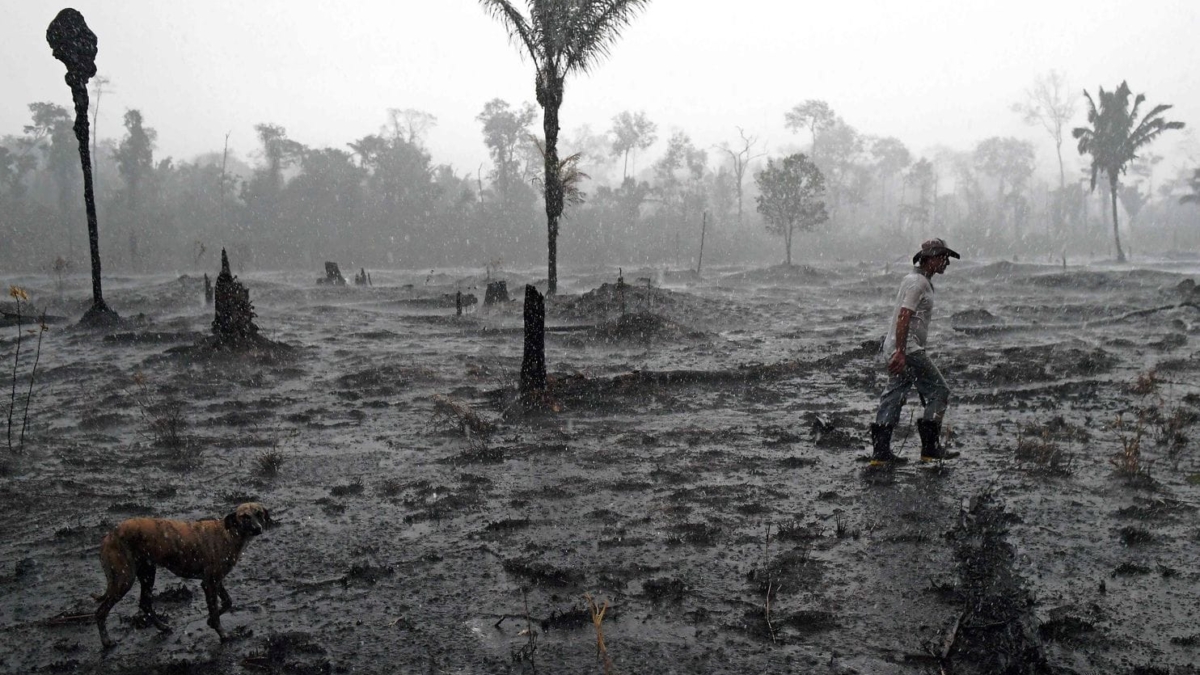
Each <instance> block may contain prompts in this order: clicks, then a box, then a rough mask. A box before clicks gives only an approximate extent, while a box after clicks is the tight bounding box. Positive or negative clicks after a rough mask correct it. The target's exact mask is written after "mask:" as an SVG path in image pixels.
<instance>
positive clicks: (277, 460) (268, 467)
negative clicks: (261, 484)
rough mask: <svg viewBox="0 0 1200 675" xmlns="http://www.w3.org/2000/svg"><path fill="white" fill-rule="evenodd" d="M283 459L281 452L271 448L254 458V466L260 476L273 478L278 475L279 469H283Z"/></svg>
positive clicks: (276, 448)
mask: <svg viewBox="0 0 1200 675" xmlns="http://www.w3.org/2000/svg"><path fill="white" fill-rule="evenodd" d="M284 459H285V458H284V454H283V451H282V450H280V449H279V448H278V447H274V446H273V447H271V448H270V449H268V450H263V451H262V452H260V453H258V456H256V457H255V458H254V464H255V465H256V466H257V467H258V473H259V475H260V476H264V477H266V478H274V477H275V476H278V475H279V469H280V468H281V467H283V461H284Z"/></svg>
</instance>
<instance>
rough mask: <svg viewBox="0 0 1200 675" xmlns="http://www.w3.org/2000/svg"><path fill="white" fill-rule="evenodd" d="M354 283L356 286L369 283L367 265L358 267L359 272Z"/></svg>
mask: <svg viewBox="0 0 1200 675" xmlns="http://www.w3.org/2000/svg"><path fill="white" fill-rule="evenodd" d="M354 285H355V286H366V285H367V270H366V268H365V267H360V268H358V274H355V275H354Z"/></svg>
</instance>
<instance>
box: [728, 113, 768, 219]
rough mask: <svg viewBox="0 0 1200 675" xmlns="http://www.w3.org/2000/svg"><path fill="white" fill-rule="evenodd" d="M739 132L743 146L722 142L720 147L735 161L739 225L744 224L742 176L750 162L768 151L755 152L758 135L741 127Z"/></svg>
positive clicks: (734, 172) (734, 173)
mask: <svg viewBox="0 0 1200 675" xmlns="http://www.w3.org/2000/svg"><path fill="white" fill-rule="evenodd" d="M737 130H738V134H739V135H740V136H741V137H742V148H741V149H740V150H737V151H734V149H733V148H731V147H729V143H722V144H721V145H720V149H721V150H722V151H723V152H724V153H725V154H727V155H729V160H730V161H731V162H733V175H734V177H735V178H736V180H737V206H738V210H737V219H738V225H739V226H741V224H742V178H743V177H744V176H745V175H746V168H747V167H749V166H750V162H753V161H754V160H756V159H758V158H759V157H762V156H763V155H764V154H766V153H761V152H760V153H758V154H757V155H755V154H753V150H754V144H755V143H757V142H758V137H757V136H746V132H745V130H744V129H742V128H741V127H737Z"/></svg>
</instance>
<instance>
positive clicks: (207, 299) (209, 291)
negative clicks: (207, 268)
mask: <svg viewBox="0 0 1200 675" xmlns="http://www.w3.org/2000/svg"><path fill="white" fill-rule="evenodd" d="M204 304H206V305H211V304H213V285H212V280H211V279H209V278H208V272H205V273H204Z"/></svg>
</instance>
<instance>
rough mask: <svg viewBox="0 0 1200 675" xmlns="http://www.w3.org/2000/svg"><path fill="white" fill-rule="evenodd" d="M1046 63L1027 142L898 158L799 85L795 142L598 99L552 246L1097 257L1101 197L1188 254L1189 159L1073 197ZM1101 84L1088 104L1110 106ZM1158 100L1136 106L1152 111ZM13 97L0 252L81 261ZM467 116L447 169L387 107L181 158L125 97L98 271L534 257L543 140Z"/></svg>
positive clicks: (517, 110) (1028, 114)
mask: <svg viewBox="0 0 1200 675" xmlns="http://www.w3.org/2000/svg"><path fill="white" fill-rule="evenodd" d="M1058 78H1060V76H1058V75H1057V74H1054V73H1051V75H1050V76H1047V77H1045V78H1039V80H1038V81H1037V82H1036V83H1035V86H1034V87H1033V88H1031V90H1030V92H1029V94H1028V96H1027V100H1025V101H1023V102H1022V103H1021V104H1018V105H1017V106H1014V110H1015V111H1016V112H1018V113H1019V114H1021V115H1022V116H1023V117H1024V118H1025V119H1026V121H1028V122H1030V123H1031V124H1033V125H1039V126H1041V127H1042V128H1043V129H1044V130H1045V131H1046V132H1047V134H1046V135H1047V136H1048V138H1047V140H1048V141H1049V142H1048V143H1044V144H1035V143H1032V142H1030V141H1028V140H1023V139H1018V138H1013V137H1000V136H995V137H987V138H982V139H980V140H979V141H978V142H977V143H976V144H975V146H974V147H973V148H970V149H965V150H961V149H951V148H947V147H933V148H930V149H927V150H925V151H924V152H923V153H921V154H918V153H916V152H914V151H913V150H911V149H910V148H909V147H908V146H907V145H905V143H904V142H903V141H901V140H900V139H897V138H892V137H879V136H874V135H872V134H869V133H866V132H864V131H860V130H859V129H857V128H855V127H854V126H852V125H851V124H850V123H849V122H847V121H845V120H844V119H843V118H842V117H841V116H840V115H838V114H837V113H836V112H835V110H834V108H833V107H832V106H831V105H830V104H829V103H827V102H825V101H820V100H815V99H814V100H808V101H805V102H803V103H801V104H798V105H797V106H795V107H794V108H792V109H791V110H788V111H784V112H783V116H784V120H785V123H786V125H787V127H788V128H789V129H790V130H792V131H793V132H794V133H795V136H793V137H791V138H789V139H787V141H788V143H786V144H781V145H780V147H779V149H778V150H774V149H769V148H767V147H766V144H765V143H763V142H762V141H761V140H759V139H758V137H757V136H755V135H753V134H752V133H749V132H747V131H746V130H744V129H741V128H739V127H736V126H731V133H730V135H729V141H728V142H724V143H721V144H719V145H716V146H711V147H701V146H699V145H697V144H696V143H695V142H694V141H693V140H692V138H691V136H690V135H689V134H688V133H687V131H686V130H684V129H682V128H679V127H671V128H670V130H669V131H660V127H659V124H658V123H656V122H655V121H653V120H651V119H649V118H648V117H647V116H646V114H645V113H644V112H638V111H625V112H622V113H620V114H618V115H616V116H615V117H614V118H613V120H612V124H611V126H610V127H609V128H608V129H605V130H602V131H593V130H592V129H590V128H588V127H580V128H577V129H575V130H574V131H572V132H570V133H565V134H563V136H562V137H561V138H560V139H559V140H558V145H559V149H558V155H557V156H558V158H559V160H558V161H559V162H560V164H562V165H563V166H564V167H567V168H568V169H569V171H567V170H564V172H563V182H564V187H563V189H564V190H565V192H566V197H567V198H566V199H565V205H564V212H563V218H562V221H561V224H560V235H559V237H560V239H559V247H560V251H561V253H560V259H561V260H562V261H563V262H564V263H565V264H568V265H572V264H574V265H580V264H612V265H621V264H624V265H635V264H646V265H667V266H673V267H694V266H695V258H696V257H697V255H698V253H699V251H698V246H699V234H700V228H701V226H702V223H706V224H707V240H706V251H705V261H706V263H710V264H721V263H727V262H748V261H754V262H761V263H777V262H784V261H785V257H786V258H787V259H795V260H797V261H801V262H802V261H803V260H805V259H809V258H812V257H813V256H814V255H816V254H815V253H814V252H813V251H814V249H815V247H814V246H813V243H814V242H815V241H817V240H819V241H820V252H821V253H820V254H821V255H824V256H826V257H836V258H842V259H848V260H861V259H864V258H872V259H888V258H889V257H890V255H891V254H890V252H892V251H896V250H902V251H906V250H908V249H909V248H911V246H912V242H914V241H918V240H920V239H921V238H924V237H925V236H927V235H929V234H930V233H935V232H936V233H938V234H940V235H943V236H947V237H952V238H954V240H955V241H958V242H962V244H961V245H962V246H963V247H964V248H965V249H966V251H965V252H969V253H970V255H973V256H992V257H1001V258H1009V259H1011V258H1013V257H1020V258H1026V259H1031V258H1036V259H1046V258H1050V257H1053V258H1055V259H1057V257H1058V256H1060V255H1062V254H1064V253H1065V254H1066V255H1068V256H1077V255H1095V256H1099V257H1116V256H1117V251H1116V250H1115V249H1114V243H1115V242H1114V237H1113V235H1114V229H1113V228H1114V222H1117V221H1116V220H1115V219H1114V211H1113V207H1114V204H1115V206H1116V209H1117V210H1118V211H1119V214H1118V215H1119V216H1120V218H1119V228H1120V230H1121V232H1122V233H1123V239H1122V240H1121V241H1124V242H1125V243H1126V245H1127V246H1129V247H1132V248H1133V249H1134V250H1135V252H1143V251H1144V252H1147V253H1148V252H1169V251H1172V250H1193V251H1194V250H1196V248H1197V247H1198V246H1200V227H1197V225H1200V209H1198V208H1197V207H1196V206H1195V205H1194V203H1188V202H1189V201H1190V202H1195V201H1196V200H1197V196H1196V195H1197V194H1198V188H1197V176H1200V173H1197V169H1196V168H1195V166H1192V167H1180V168H1178V170H1177V171H1176V173H1175V175H1174V176H1170V177H1167V178H1165V179H1164V178H1162V174H1163V173H1164V172H1163V171H1161V170H1160V171H1157V172H1156V171H1155V168H1156V165H1157V164H1158V163H1159V162H1161V161H1162V159H1161V156H1159V155H1155V154H1153V153H1152V152H1150V151H1149V150H1148V149H1147V148H1146V147H1140V146H1139V149H1137V151H1136V152H1135V153H1132V155H1131V157H1126V158H1125V163H1124V164H1123V165H1122V166H1120V167H1117V169H1116V170H1115V171H1116V175H1117V176H1118V180H1116V181H1112V180H1110V176H1109V166H1108V165H1107V164H1105V165H1103V166H1098V167H1097V171H1098V172H1099V174H1098V175H1099V176H1100V177H1101V178H1102V179H1101V180H1096V181H1095V183H1094V185H1095V190H1094V191H1093V190H1092V185H1093V183H1092V178H1093V164H1095V163H1094V162H1092V159H1093V158H1092V157H1090V156H1089V157H1085V158H1084V164H1085V166H1084V167H1083V168H1082V170H1080V171H1078V172H1076V171H1073V170H1068V169H1067V168H1066V164H1065V163H1064V160H1063V159H1062V151H1061V147H1062V142H1063V140H1064V138H1065V137H1066V136H1068V135H1070V134H1071V130H1072V129H1073V128H1076V127H1080V125H1082V124H1083V123H1084V120H1083V115H1076V113H1077V112H1081V111H1083V109H1082V107H1081V106H1077V105H1076V103H1079V102H1080V100H1081V99H1082V97H1081V96H1073V95H1071V94H1069V93H1068V91H1067V89H1066V88H1065V85H1063V84H1062V83H1061V81H1060V79H1058ZM104 84H107V81H105V82H104ZM1056 87H1057V89H1056ZM1120 92H1122V93H1121V95H1122V96H1123V97H1124V98H1123V99H1121V100H1122V101H1123V102H1124V103H1125V113H1126V115H1128V114H1129V113H1130V112H1132V113H1135V114H1136V112H1137V108H1136V105H1135V106H1133V108H1132V109H1130V108H1129V104H1128V101H1125V99H1128V98H1129V96H1130V94H1129V92H1128V88H1127V87H1126V88H1125V89H1122V90H1120ZM1099 94H1100V95H1101V99H1100V100H1101V103H1102V104H1103V105H1104V106H1109V107H1116V106H1117V104H1116V103H1111V105H1110V104H1109V103H1104V102H1105V101H1111V100H1113V99H1111V95H1109V94H1108V93H1105V92H1099ZM97 98H98V96H97ZM1089 100H1090V97H1089ZM1089 105H1091V106H1092V107H1093V108H1095V107H1096V106H1097V105H1098V104H1095V103H1089ZM1161 108H1162V106H1158V107H1156V108H1154V109H1153V110H1152V111H1151V112H1155V113H1156V114H1157V115H1159V116H1160V117H1161V113H1162V110H1161ZM29 110H30V118H29V124H28V125H26V126H25V127H24V128H23V129H22V130H21V133H19V134H10V135H7V136H4V137H3V138H2V139H0V231H2V232H4V233H5V246H4V247H0V265H3V266H4V267H5V268H6V269H26V270H34V269H40V270H48V269H50V268H51V267H52V266H53V264H54V261H55V260H58V259H62V260H63V261H66V262H67V263H70V264H72V265H73V266H74V267H75V269H77V270H82V269H83V268H84V267H86V250H87V246H86V229H85V228H84V226H83V224H84V218H83V213H82V211H83V207H82V203H83V200H82V198H81V196H80V190H81V179H80V174H79V166H78V159H77V157H78V153H77V148H76V145H75V144H76V141H75V138H74V136H73V134H72V132H71V118H70V115H69V114H68V112H67V110H66V109H64V108H63V107H61V106H59V105H56V104H53V103H45V102H38V103H32V104H30V105H29ZM1105 110H1108V108H1105ZM1083 112H1086V111H1083ZM1099 112H1103V111H1097V112H1096V114H1099ZM1114 114H1115V113H1114ZM476 119H477V121H478V123H479V133H480V140H481V142H482V143H483V144H484V146H485V147H486V148H487V150H488V154H489V158H490V163H489V164H485V165H482V166H480V167H476V168H474V170H467V171H462V170H459V169H457V168H456V167H453V166H450V165H448V164H440V163H437V162H436V161H435V160H434V158H433V157H432V155H431V153H430V151H429V149H428V147H427V146H426V143H425V138H426V135H427V132H428V131H429V129H430V128H431V127H432V126H433V125H435V124H436V122H437V120H436V119H435V118H434V117H433V116H431V115H429V114H428V113H424V112H422V111H419V110H414V109H393V110H389V111H387V115H386V116H385V118H384V123H383V124H382V125H381V126H380V128H379V129H378V130H376V132H375V133H371V134H367V135H365V136H362V137H360V138H357V139H354V140H349V141H347V142H346V143H345V144H344V145H343V146H341V147H310V146H308V145H305V144H304V143H303V142H302V141H301V140H297V139H293V138H291V137H289V135H288V133H287V130H286V129H285V128H283V127H281V126H279V125H276V124H271V123H267V122H264V123H262V124H259V125H257V126H256V128H255V131H256V135H257V138H256V139H255V140H256V149H255V151H254V152H253V153H251V154H250V155H249V156H248V157H245V158H240V157H237V156H236V155H234V154H233V153H231V152H229V150H228V146H227V145H226V147H225V148H224V149H221V150H214V151H213V152H209V153H206V154H203V155H201V156H199V157H195V158H193V159H191V160H187V161H176V160H175V159H174V158H171V157H162V156H160V155H159V154H158V147H157V144H158V140H159V139H158V138H157V134H156V133H155V130H154V128H153V126H152V123H153V120H147V119H145V118H144V116H143V115H142V114H141V112H140V111H139V110H137V109H129V110H126V111H125V112H124V114H123V118H122V121H123V127H124V133H123V135H122V136H121V137H120V138H116V139H112V138H109V139H99V140H98V141H97V149H96V151H95V152H94V153H93V157H94V158H95V159H94V163H95V171H96V182H97V190H98V202H99V209H100V214H101V236H102V238H103V240H104V243H103V246H102V250H103V251H104V256H105V260H106V263H105V264H106V269H107V270H124V271H154V270H188V269H196V270H199V269H201V268H208V267H212V265H213V264H214V263H213V261H214V258H213V256H214V251H219V250H220V248H221V247H226V248H228V249H230V253H231V254H232V255H233V256H234V259H235V260H237V261H238V264H239V265H244V266H247V267H254V268H297V267H300V268H306V269H313V270H319V268H320V263H321V262H322V261H324V260H327V259H328V260H338V261H340V262H342V264H343V265H345V266H348V267H352V268H353V267H359V266H365V267H407V268H419V267H437V266H451V265H453V266H476V267H481V266H483V265H486V264H489V263H494V262H496V261H497V260H500V261H503V262H504V263H506V264H511V265H529V266H533V265H536V264H540V262H541V261H543V260H544V259H545V255H546V253H545V239H546V214H545V212H544V209H543V207H542V203H541V202H542V199H543V189H544V186H543V184H542V181H543V176H544V173H543V167H544V164H545V154H544V153H545V149H544V140H543V139H542V137H541V136H540V135H539V134H538V133H537V126H538V115H537V112H536V109H535V108H534V106H533V105H532V104H530V103H519V104H513V103H510V102H508V101H503V100H500V99H493V100H491V101H487V102H486V103H484V104H483V106H482V107H481V109H480V112H479V114H478V116H477V118H476ZM1164 124H1168V125H1170V124H1173V123H1166V122H1164ZM1085 128H1089V127H1085ZM1131 128H1136V125H1133V126H1132V127H1131ZM1166 128H1174V127H1170V126H1168V127H1166ZM1093 130H1094V129H1093ZM1151 138H1152V136H1151ZM227 140H228V139H226V143H227ZM1143 145H1144V143H1143ZM1093 146H1094V144H1093ZM1051 149H1053V150H1054V151H1055V152H1056V153H1057V159H1056V163H1057V165H1058V167H1059V171H1058V175H1056V176H1053V177H1050V178H1044V177H1041V176H1039V175H1038V174H1037V171H1036V168H1037V157H1038V154H1039V153H1048V152H1050V151H1051ZM1070 149H1071V148H1070V147H1069V146H1068V150H1070ZM769 150H770V151H769ZM1082 151H1083V149H1082V148H1081V152H1082ZM799 152H803V153H805V158H806V160H805V161H806V162H807V163H808V164H811V166H812V168H813V169H815V170H816V171H818V172H819V174H820V178H819V186H820V194H819V195H818V197H819V198H820V200H821V201H822V207H823V210H824V211H823V213H824V217H823V218H820V219H810V220H811V222H812V224H813V225H814V226H815V233H814V234H811V235H803V236H800V237H798V238H796V239H795V243H794V245H793V240H792V236H791V234H790V229H789V230H787V231H785V229H781V228H780V227H779V226H778V225H777V224H775V223H774V222H773V221H772V220H771V218H769V217H764V215H763V213H761V212H760V209H758V208H756V204H758V203H760V202H761V197H762V190H761V188H760V186H761V185H762V184H763V183H762V182H761V181H760V180H756V177H758V178H761V175H760V174H761V173H762V172H763V171H764V170H765V169H767V168H768V165H767V162H768V160H773V161H778V162H783V160H784V159H786V158H787V157H790V156H792V155H795V154H796V153H799ZM1068 155H1069V156H1076V155H1075V153H1070V152H1069V153H1068ZM1110 163H1111V162H1110ZM1196 163H1197V164H1200V161H1197V162H1196ZM568 165H569V166H568ZM780 166H782V164H780ZM806 171H807V169H806ZM1114 185H1115V186H1116V194H1115V199H1114V195H1113V192H1112V188H1113V186H1114ZM800 229H801V230H803V229H806V228H805V227H801V228H800ZM780 237H783V239H784V240H785V241H784V242H782V243H785V244H786V249H787V255H786V256H785V255H783V254H781V253H780V252H781V250H783V249H781V248H780V246H779V244H780V243H781V241H780ZM60 264H61V263H60Z"/></svg>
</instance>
